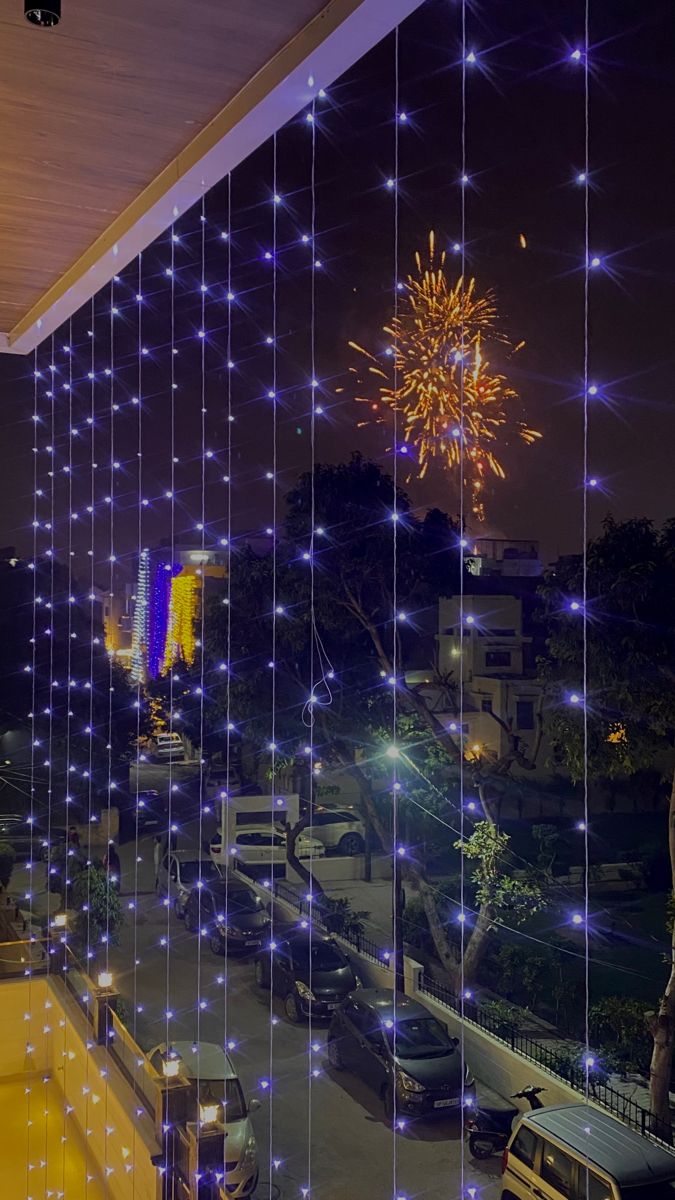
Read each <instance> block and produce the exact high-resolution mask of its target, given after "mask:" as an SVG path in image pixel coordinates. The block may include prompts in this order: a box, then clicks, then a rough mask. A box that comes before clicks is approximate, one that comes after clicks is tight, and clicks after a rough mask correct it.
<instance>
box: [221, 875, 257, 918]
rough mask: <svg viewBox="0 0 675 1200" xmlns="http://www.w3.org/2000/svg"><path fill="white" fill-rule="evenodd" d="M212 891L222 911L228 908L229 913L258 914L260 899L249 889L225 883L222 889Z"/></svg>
mask: <svg viewBox="0 0 675 1200" xmlns="http://www.w3.org/2000/svg"><path fill="white" fill-rule="evenodd" d="M211 891H212V893H213V899H214V900H215V902H216V904H217V905H218V906H219V908H220V909H222V910H224V909H226V908H227V909H228V911H229V912H233V911H235V910H236V911H237V912H257V910H258V909H259V908H260V903H261V902H260V898H259V897H258V896H256V894H255V892H252V891H250V890H249V888H247V887H238V886H236V885H234V886H233V885H232V884H229V886H228V885H226V884H225V882H224V881H223V883H222V884H221V885H220V887H213V888H211Z"/></svg>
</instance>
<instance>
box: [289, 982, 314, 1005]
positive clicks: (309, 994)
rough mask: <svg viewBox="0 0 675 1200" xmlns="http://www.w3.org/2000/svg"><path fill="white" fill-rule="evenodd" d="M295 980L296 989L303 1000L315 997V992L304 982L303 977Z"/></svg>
mask: <svg viewBox="0 0 675 1200" xmlns="http://www.w3.org/2000/svg"><path fill="white" fill-rule="evenodd" d="M294 982H295V990H296V992H297V993H298V995H299V996H300V998H301V999H302V1000H313V999H314V992H313V991H312V990H311V989H310V988H308V987H307V984H306V983H303V982H302V980H301V979H296V980H295V981H294Z"/></svg>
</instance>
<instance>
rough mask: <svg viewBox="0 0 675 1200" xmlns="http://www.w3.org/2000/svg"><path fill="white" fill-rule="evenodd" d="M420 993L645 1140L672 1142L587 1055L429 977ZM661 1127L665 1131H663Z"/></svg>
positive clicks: (649, 1114) (654, 1119) (647, 1111)
mask: <svg viewBox="0 0 675 1200" xmlns="http://www.w3.org/2000/svg"><path fill="white" fill-rule="evenodd" d="M420 991H421V992H422V993H423V994H424V993H426V994H427V995H428V996H432V997H433V998H434V1000H437V1001H438V1002H439V1003H440V1004H444V1005H445V1007H446V1008H449V1009H451V1010H452V1012H455V1013H457V1014H458V1015H461V1016H463V1017H464V1019H465V1020H467V1021H470V1022H471V1024H473V1025H476V1026H478V1028H479V1029H483V1030H485V1032H486V1033H489V1034H490V1036H491V1037H494V1038H497V1039H498V1040H499V1041H500V1042H504V1043H505V1044H506V1045H507V1046H509V1047H510V1048H511V1050H514V1051H515V1053H516V1054H520V1055H522V1057H523V1058H525V1059H528V1060H529V1061H530V1062H534V1063H536V1064H537V1066H540V1067H543V1068H544V1070H545V1071H548V1072H549V1074H551V1075H554V1076H555V1077H556V1078H557V1079H560V1080H561V1081H562V1082H564V1083H567V1084H568V1085H569V1086H570V1087H572V1088H574V1090H575V1091H577V1092H579V1093H581V1094H582V1095H583V1096H586V1093H587V1091H588V1095H589V1096H590V1098H591V1099H592V1100H594V1101H595V1103H596V1104H600V1105H602V1107H603V1108H606V1109H607V1110H608V1111H609V1112H611V1113H612V1114H613V1116H615V1117H619V1118H620V1120H622V1121H624V1122H625V1123H626V1124H627V1125H630V1126H632V1127H633V1129H637V1130H638V1132H639V1133H641V1134H643V1136H644V1137H649V1138H652V1139H653V1140H654V1141H657V1142H666V1143H667V1142H669V1136H668V1133H667V1131H666V1130H665V1129H663V1127H662V1126H661V1122H660V1121H659V1119H658V1117H657V1116H656V1114H655V1113H654V1112H652V1111H651V1109H649V1108H644V1106H643V1105H642V1104H639V1103H638V1102H637V1100H633V1099H632V1098H631V1097H630V1096H627V1095H625V1093H623V1092H620V1091H618V1090H617V1088H615V1087H612V1085H611V1084H610V1083H608V1082H607V1080H606V1079H605V1078H603V1076H602V1074H601V1072H600V1070H599V1069H598V1070H595V1069H587V1068H586V1066H585V1065H584V1061H583V1057H584V1056H583V1052H582V1051H581V1050H579V1051H578V1052H576V1053H571V1054H569V1053H561V1052H560V1051H559V1050H555V1049H552V1048H551V1047H550V1046H545V1045H543V1044H542V1043H541V1041H539V1040H538V1038H537V1034H536V1031H533V1030H529V1031H528V1030H527V1029H522V1028H519V1027H518V1026H517V1025H513V1024H511V1023H509V1022H508V1021H507V1020H504V1019H502V1018H501V1017H499V1016H497V1015H495V1014H493V1013H491V1012H490V1011H486V1010H485V1009H482V1008H480V1007H479V1005H478V1004H476V1002H475V1001H474V1000H472V999H469V998H467V999H464V1000H463V1001H461V1000H460V999H459V998H458V997H457V996H456V995H455V994H454V992H452V991H451V990H450V988H447V987H446V986H445V985H444V984H442V983H438V982H437V981H436V980H435V979H432V978H431V977H430V976H429V975H423V976H422V979H421V983H420ZM660 1126H661V1128H660Z"/></svg>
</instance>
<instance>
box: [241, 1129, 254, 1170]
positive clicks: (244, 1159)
mask: <svg viewBox="0 0 675 1200" xmlns="http://www.w3.org/2000/svg"><path fill="white" fill-rule="evenodd" d="M255 1152H256V1143H255V1137H254V1136H253V1134H251V1136H250V1138H249V1139H248V1141H247V1142H246V1145H245V1146H244V1149H243V1151H242V1155H241V1159H240V1165H241V1166H242V1167H243V1166H247V1165H249V1164H250V1163H253V1162H254V1161H255Z"/></svg>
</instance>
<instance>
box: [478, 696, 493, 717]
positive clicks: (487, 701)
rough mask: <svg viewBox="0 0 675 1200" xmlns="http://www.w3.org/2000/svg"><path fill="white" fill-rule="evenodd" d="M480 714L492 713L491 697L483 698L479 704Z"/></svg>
mask: <svg viewBox="0 0 675 1200" xmlns="http://www.w3.org/2000/svg"><path fill="white" fill-rule="evenodd" d="M480 708H481V712H489V713H491V712H492V697H491V696H483V697H482V698H481V702H480Z"/></svg>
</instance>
